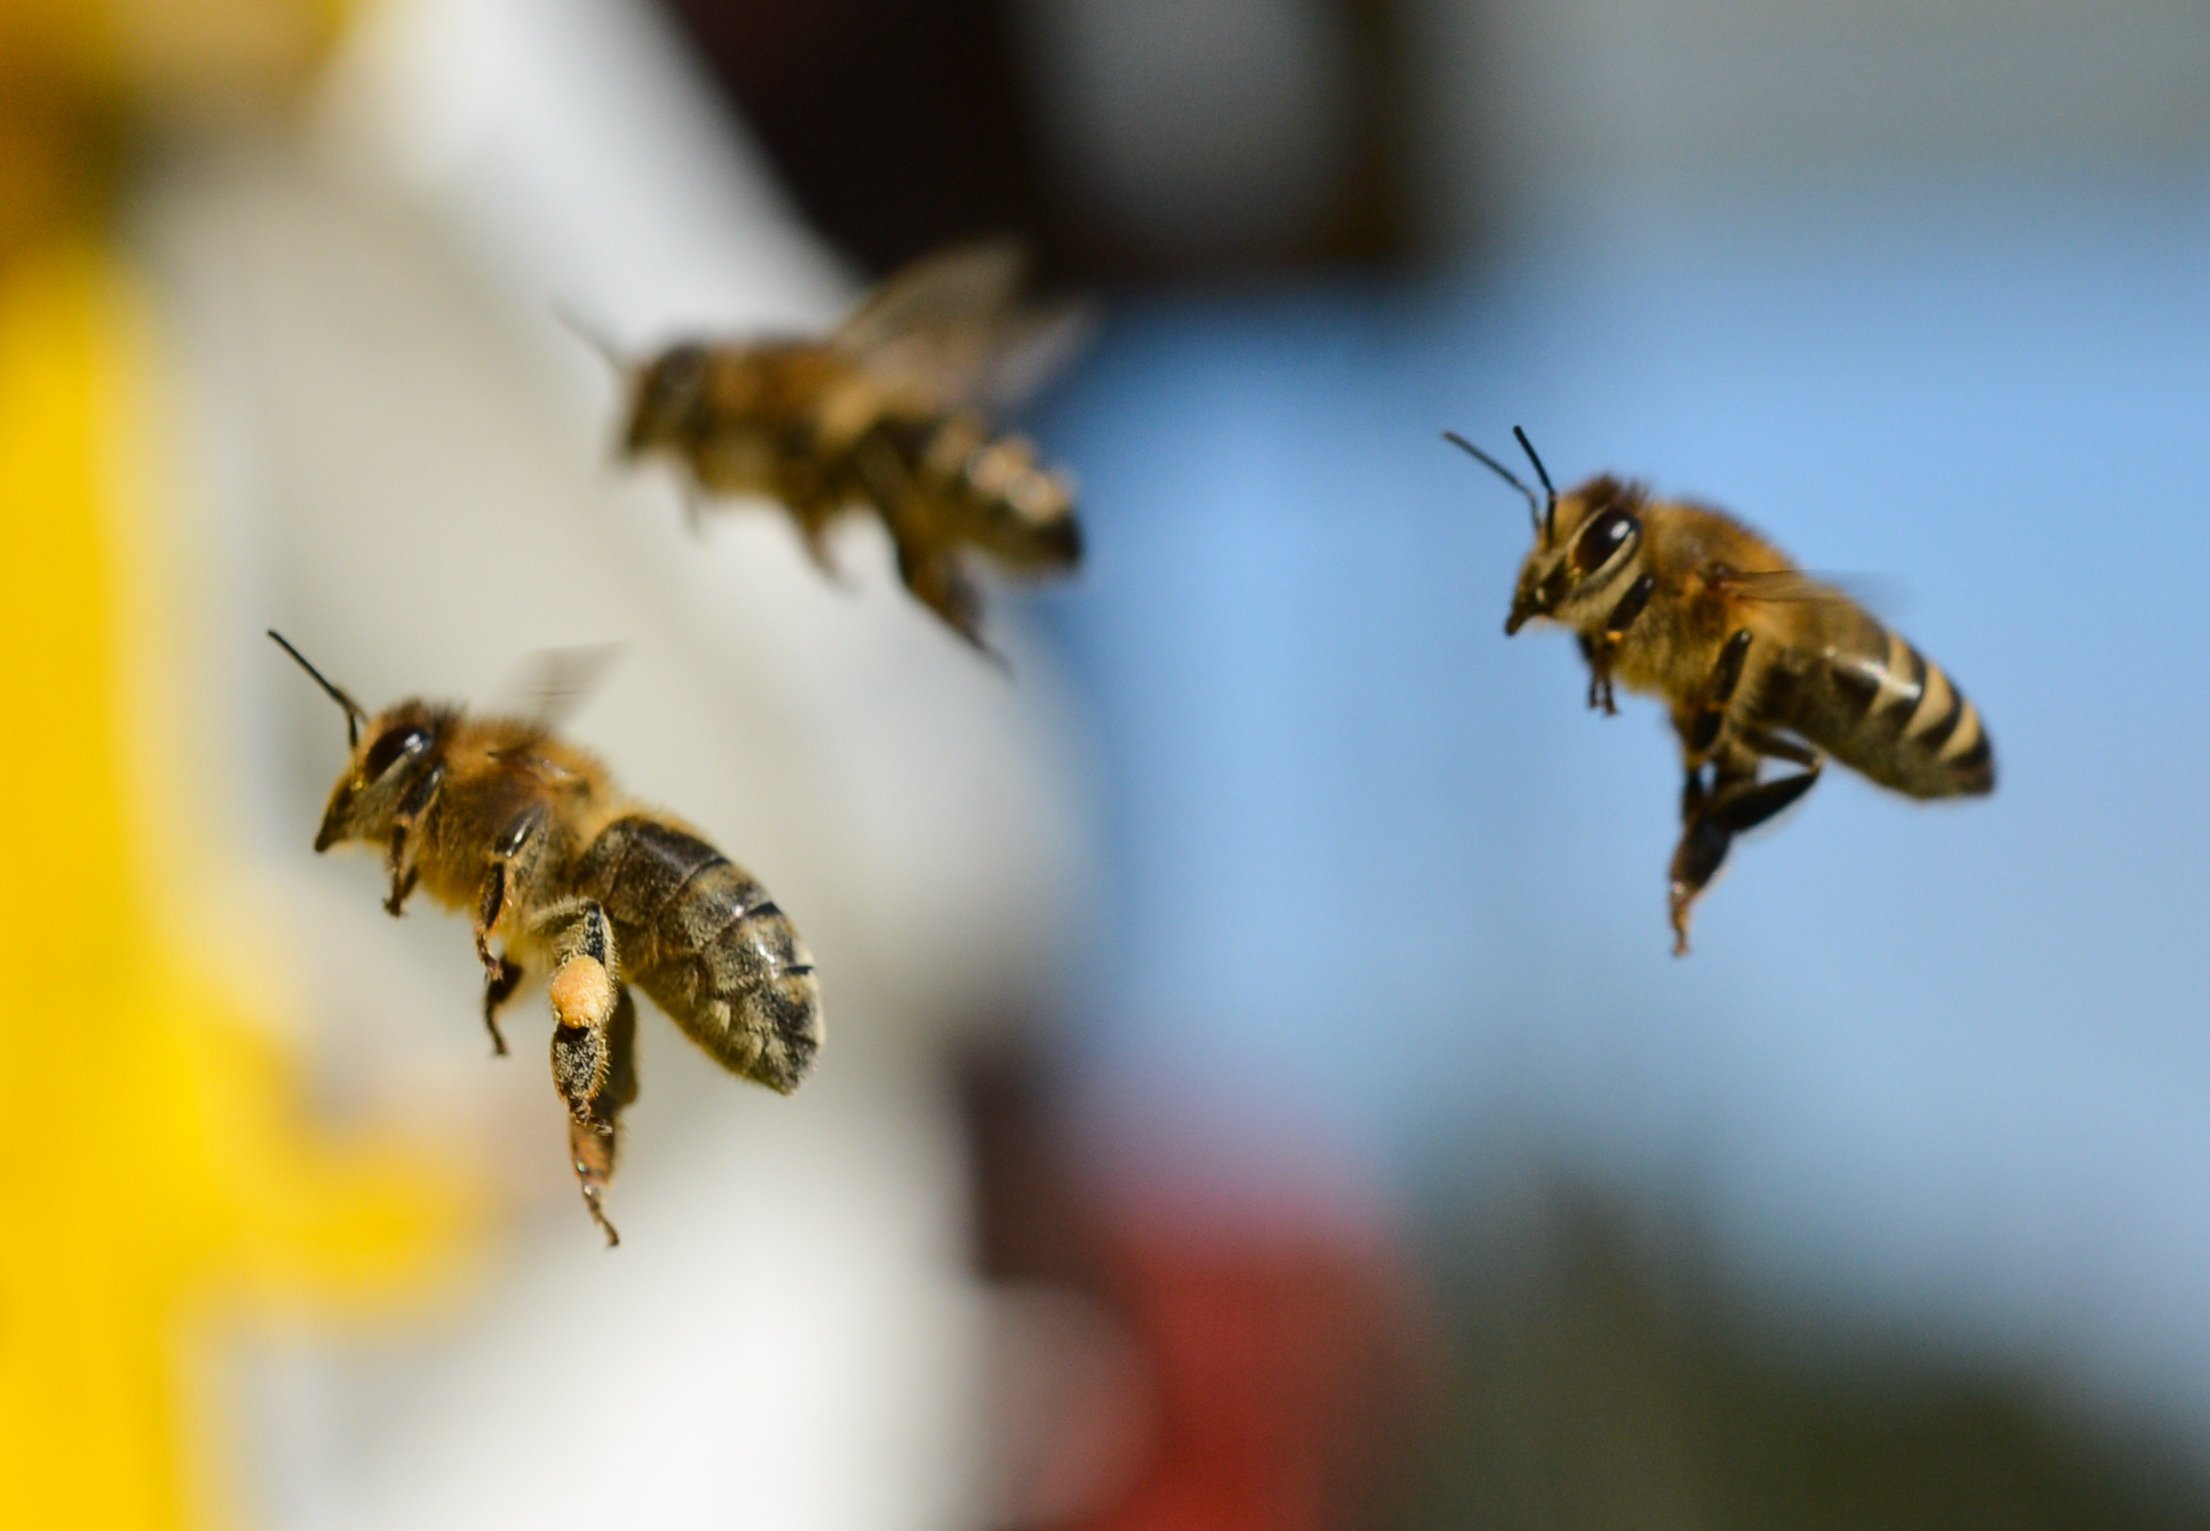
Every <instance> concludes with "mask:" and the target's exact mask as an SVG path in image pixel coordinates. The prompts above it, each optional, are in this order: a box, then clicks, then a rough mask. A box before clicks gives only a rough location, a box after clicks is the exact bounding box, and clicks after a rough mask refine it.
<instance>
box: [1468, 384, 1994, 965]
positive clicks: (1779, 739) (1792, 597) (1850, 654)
mask: <svg viewBox="0 0 2210 1531" xmlns="http://www.w3.org/2000/svg"><path fill="white" fill-rule="evenodd" d="M1512 434H1513V435H1514V436H1515V437H1517V438H1518V440H1519V445H1520V449H1521V450H1522V451H1524V452H1525V453H1526V454H1527V460H1528V461H1529V462H1530V463H1532V464H1533V465H1534V469H1535V477H1536V478H1537V479H1538V480H1539V481H1540V482H1541V484H1542V488H1543V493H1542V494H1541V495H1540V496H1538V495H1537V494H1536V493H1535V492H1534V491H1533V490H1532V489H1529V488H1528V487H1527V486H1526V485H1525V484H1523V483H1521V482H1520V480H1519V479H1517V478H1516V477H1514V476H1513V475H1512V473H1511V472H1510V471H1509V470H1507V469H1506V468H1505V467H1504V466H1503V464H1501V463H1499V462H1497V461H1496V459H1494V458H1492V457H1490V456H1489V455H1488V454H1487V453H1485V452H1483V451H1482V450H1481V449H1480V448H1478V447H1476V446H1474V445H1473V444H1472V443H1471V442H1468V441H1466V440H1465V439H1463V438H1462V437H1460V436H1457V435H1455V434H1449V433H1446V437H1445V439H1447V440H1448V441H1450V442H1451V443H1453V444H1454V445H1456V446H1459V447H1463V448H1464V449H1465V450H1466V451H1468V452H1470V453H1472V454H1473V456H1474V457H1475V458H1476V459H1477V460H1479V461H1480V462H1481V463H1482V464H1483V465H1485V466H1486V467H1487V468H1488V469H1489V470H1490V471H1491V472H1493V473H1495V474H1497V475H1498V476H1499V477H1501V478H1502V479H1503V480H1504V481H1505V482H1506V483H1508V484H1510V485H1511V486H1512V487H1513V488H1514V489H1517V490H1518V491H1519V492H1520V493H1521V494H1523V495H1525V496H1526V497H1527V503H1528V507H1529V509H1530V510H1531V512H1532V513H1533V516H1534V529H1535V547H1534V551H1533V552H1531V553H1529V554H1528V555H1527V560H1526V562H1525V563H1524V564H1523V565H1522V566H1521V568H1520V571H1519V584H1518V587H1517V589H1516V590H1515V591H1514V593H1513V596H1512V609H1511V614H1510V616H1508V617H1507V618H1506V619H1505V622H1504V631H1505V632H1506V634H1511V633H1516V632H1518V631H1519V630H1520V628H1522V627H1524V626H1525V625H1526V624H1527V623H1529V622H1531V621H1549V622H1557V623H1560V624H1562V625H1564V626H1566V627H1570V628H1572V629H1573V630H1574V632H1575V633H1576V634H1577V635H1578V637H1579V639H1580V644H1581V653H1582V655H1583V656H1584V657H1585V658H1586V659H1587V660H1588V666H1589V692H1588V700H1589V706H1591V707H1600V708H1602V709H1603V710H1604V711H1605V712H1606V713H1611V712H1615V711H1616V710H1617V709H1616V708H1615V707H1614V706H1613V701H1612V686H1613V683H1614V682H1615V681H1616V682H1618V683H1619V684H1622V685H1625V686H1626V687H1627V688H1628V689H1629V690H1631V691H1640V692H1643V693H1644V694H1646V695H1650V696H1655V697H1658V698H1660V699H1661V700H1663V701H1664V702H1665V703H1666V704H1667V706H1668V707H1669V708H1670V709H1671V711H1672V721H1673V730H1674V732H1675V733H1676V734H1678V735H1679V737H1680V746H1681V759H1682V763H1683V764H1684V766H1685V767H1686V769H1687V783H1686V785H1685V786H1684V788H1683V789H1682V792H1681V819H1682V832H1681V839H1680V844H1679V846H1678V848H1677V849H1676V850H1675V851H1674V853H1673V863H1672V873H1671V892H1670V910H1671V916H1672V925H1673V936H1674V944H1673V950H1674V952H1675V954H1676V955H1685V954H1686V953H1687V951H1688V920H1689V911H1690V909H1691V908H1692V906H1693V905H1694V904H1695V901H1696V897H1697V895H1698V894H1700V893H1701V892H1702V891H1703V889H1704V887H1705V885H1706V884H1708V883H1709V882H1710V881H1711V879H1712V877H1713V875H1714V874H1716V873H1717V872H1718V870H1719V864H1720V863H1721V862H1723V861H1724V860H1725V859H1726V855H1727V847H1728V845H1729V843H1730V842H1731V841H1732V840H1733V839H1734V837H1735V836H1736V835H1737V834H1739V833H1741V832H1742V831H1744V830H1746V829H1751V828H1753V827H1755V826H1756V825H1759V824H1762V823H1764V822H1765V821H1766V820H1767V819H1770V818H1771V817H1772V816H1773V815H1775V814H1777V813H1779V812H1780V811H1781V810H1782V809H1784V808H1786V807H1787V806H1788V805H1789V804H1791V803H1793V802H1795V801H1796V799H1798V798H1800V797H1802V796H1803V795H1804V793H1806V792H1808V791H1809V790H1810V789H1811V786H1812V784H1813V783H1814V782H1816V781H1817V780H1818V777H1819V769H1820V766H1821V764H1822V762H1823V759H1824V757H1825V756H1828V755H1831V756H1832V757H1833V758H1834V759H1836V760H1839V761H1840V762H1841V763H1842V764H1844V765H1846V766H1848V767H1850V768H1851V769H1852V770H1855V771H1857V772H1859V773H1860V774H1862V775H1864V776H1866V777H1868V778H1870V779H1871V780H1873V781H1875V782H1878V783H1879V784H1880V785H1881V786H1883V787H1887V788H1890V789H1892V790H1894V791H1897V792H1901V793H1904V794H1906V795H1908V796H1911V797H1917V798H1937V797H1979V796H1984V795H1985V794H1987V793H1989V792H1992V791H1993V790H1994V789H1995V756H1994V753H1993V750H1992V749H1991V747H1990V745H1989V742H1988V736H1987V730H1986V729H1985V728H1984V727H1983V726H1982V725H1981V722H1980V714H1979V711H1978V709H1976V708H1975V707H1974V706H1973V705H1972V703H1970V702H1969V701H1967V700H1965V698H1964V694H1963V693H1962V692H1960V691H1959V690H1958V689H1957V688H1956V686H1955V685H1953V684H1952V683H1951V682H1950V679H1949V677H1948V676H1947V675H1946V674H1944V673H1943V672H1942V669H1941V667H1940V666H1938V665H1936V664H1934V663H1933V662H1932V661H1931V660H1929V659H1927V658H1926V656H1924V655H1923V654H1921V653H1919V651H1918V650H1917V649H1915V648H1913V647H1912V646H1911V645H1910V644H1909V643H1907V642H1905V641H1904V639H1903V638H1902V637H1901V636H1900V635H1899V634H1897V633H1895V632H1892V631H1890V630H1889V629H1888V628H1886V627H1884V626H1882V625H1881V624H1880V623H1879V622H1878V621H1876V620H1874V618H1873V617H1872V616H1871V615H1870V614H1869V613H1867V612H1866V611H1865V610H1864V608H1863V607H1861V606H1859V605H1858V604H1857V603H1856V602H1855V601H1853V600H1852V599H1850V597H1848V596H1847V595H1845V594H1843V593H1842V592H1841V591H1839V590H1837V589H1835V588H1834V587H1833V586H1831V585H1827V584H1823V583H1821V582H1819V581H1818V580H1816V579H1813V578H1811V577H1810V576H1809V575H1806V574H1804V573H1802V572H1801V571H1800V570H1798V569H1797V568H1796V567H1795V566H1794V565H1793V564H1791V563H1790V562H1789V560H1788V557H1787V555H1785V554H1784V553H1782V552H1781V551H1780V550H1779V549H1778V548H1776V547H1774V546H1773V545H1772V544H1771V543H1770V542H1767V541H1766V540H1765V539H1764V538H1763V537H1761V536H1759V535H1758V534H1757V533H1756V532H1753V531H1751V530H1750V529H1749V528H1748V527H1747V526H1744V525H1743V524H1742V523H1741V522H1739V521H1737V520H1735V519H1734V518H1733V517H1732V516H1729V515H1726V514H1724V513H1723V512H1720V511H1717V510H1712V509H1709V508H1707V507H1704V506H1700V505H1691V504H1687V503H1684V502H1681V501H1678V500H1656V499H1652V498H1651V497H1650V494H1649V491H1648V489H1647V488H1646V487H1645V486H1644V485H1641V484H1637V483H1623V482H1621V481H1620V480H1619V479H1616V478H1613V477H1611V476H1609V475H1601V476H1599V477H1596V478H1592V479H1590V480H1589V481H1588V482H1587V483H1585V484H1583V485H1581V486H1580V487H1579V488H1578V489H1575V490H1574V491H1573V492H1572V493H1570V494H1566V495H1560V494H1559V493H1558V492H1557V490H1556V489H1555V488H1553V487H1552V486H1551V483H1550V475H1549V474H1548V473H1547V472H1545V471H1544V469H1543V465H1542V459H1541V458H1539V457H1537V456H1536V455H1535V449H1534V447H1533V446H1532V445H1531V444H1529V442H1528V440H1527V436H1526V433H1525V432H1524V431H1521V430H1519V429H1518V428H1517V427H1516V426H1515V427H1514V428H1513V432H1512ZM1768 757H1769V758H1772V759H1775V760H1782V761H1786V762H1788V763H1790V764H1792V765H1795V766H1798V767H1800V768H1801V769H1800V770H1799V771H1798V772H1797V773H1796V774H1793V775H1789V776H1783V777H1780V778H1778V779H1777V780H1773V781H1763V782H1761V781H1759V780H1758V768H1759V765H1760V763H1761V762H1762V761H1763V760H1764V759H1766V758H1768Z"/></svg>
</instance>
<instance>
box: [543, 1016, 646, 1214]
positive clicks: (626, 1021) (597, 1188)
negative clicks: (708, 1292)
mask: <svg viewBox="0 0 2210 1531" xmlns="http://www.w3.org/2000/svg"><path fill="white" fill-rule="evenodd" d="M557 1066H558V1065H557V1063H556V1064H555V1067H557ZM636 1098H637V1002H636V1001H635V1000H633V999H631V998H630V997H629V989H628V987H627V986H626V985H622V986H618V987H617V988H616V990H615V1000H614V1014H613V1018H612V1019H611V1020H609V1021H608V1022H607V1025H606V1082H605V1083H604V1084H603V1085H601V1086H600V1087H599V1093H598V1096H597V1098H596V1099H595V1100H593V1101H592V1103H591V1120H590V1121H588V1122H581V1121H578V1120H576V1118H575V1117H574V1116H573V1115H571V1116H570V1117H569V1118H568V1164H569V1166H570V1167H571V1168H572V1169H574V1171H575V1175H576V1184H577V1186H578V1187H579V1188H580V1189H581V1190H582V1192H583V1206H584V1210H585V1211H587V1212H589V1213H590V1214H591V1221H592V1222H594V1223H596V1224H598V1227H599V1231H600V1232H601V1233H603V1234H605V1235H606V1247H607V1248H609V1249H612V1248H613V1247H614V1246H615V1245H617V1244H619V1243H621V1241H622V1236H621V1235H620V1234H619V1233H616V1232H615V1231H614V1225H613V1224H612V1223H611V1222H608V1221H607V1218H606V1210H605V1207H604V1206H603V1205H602V1203H603V1202H604V1201H605V1198H606V1188H607V1187H608V1186H609V1185H611V1184H612V1183H613V1180H614V1160H615V1157H616V1152H617V1150H618V1149H619V1147H620V1145H621V1113H622V1108H623V1107H625V1106H627V1105H628V1104H629V1103H630V1102H631V1101H633V1100H635V1099H636Z"/></svg>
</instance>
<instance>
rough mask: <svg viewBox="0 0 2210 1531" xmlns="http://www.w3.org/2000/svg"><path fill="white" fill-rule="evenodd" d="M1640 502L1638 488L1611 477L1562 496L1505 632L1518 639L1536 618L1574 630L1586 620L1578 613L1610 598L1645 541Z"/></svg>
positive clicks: (1525, 571)
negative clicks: (1588, 603) (1589, 602)
mask: <svg viewBox="0 0 2210 1531" xmlns="http://www.w3.org/2000/svg"><path fill="white" fill-rule="evenodd" d="M1642 500H1643V492H1642V489H1641V487H1640V486H1639V485H1636V484H1623V483H1621V482H1620V481H1619V480H1618V479H1616V478H1613V477H1611V476H1610V475H1609V474H1604V475H1601V476H1599V477H1596V478H1592V479H1590V480H1589V481H1588V482H1587V483H1585V484H1583V485H1581V486H1580V487H1579V488H1578V489H1575V490H1573V491H1571V492H1570V493H1567V494H1563V495H1560V496H1559V497H1558V498H1557V500H1556V501H1555V502H1554V503H1553V506H1552V509H1551V514H1550V516H1549V517H1548V518H1547V520H1546V527H1547V529H1548V534H1547V535H1544V536H1540V537H1538V538H1537V540H1536V543H1535V546H1534V548H1533V549H1532V550H1531V551H1530V552H1529V553H1528V555H1527V558H1526V561H1525V562H1524V563H1522V564H1521V565H1520V566H1519V583H1518V584H1517V585H1516V586H1515V587H1514V588H1513V591H1512V610H1511V614H1510V615H1509V616H1507V617H1506V618H1505V619H1504V631H1505V632H1506V633H1507V634H1511V633H1516V632H1518V631H1519V630H1520V629H1521V628H1522V627H1524V626H1526V625H1527V623H1528V622H1530V621H1532V620H1534V619H1535V618H1536V617H1546V618H1550V619H1553V620H1556V621H1561V622H1566V623H1568V624H1570V623H1572V622H1574V621H1575V620H1577V619H1578V618H1579V617H1580V616H1581V615H1583V613H1581V612H1580V611H1577V610H1575V609H1574V608H1575V607H1577V606H1578V605H1580V604H1581V603H1582V602H1583V601H1585V600H1598V599H1600V598H1601V597H1602V596H1603V595H1604V594H1605V593H1607V592H1609V591H1610V589H1611V587H1612V585H1613V584H1614V583H1615V582H1616V580H1617V577H1618V574H1619V571H1620V570H1622V569H1624V568H1625V567H1626V565H1627V562H1628V561H1629V559H1630V558H1631V557H1632V556H1633V554H1634V550H1635V548H1636V547H1637V546H1638V545H1639V544H1640V543H1641V541H1642V517H1641V515H1640V514H1639V511H1640V509H1641V506H1642Z"/></svg>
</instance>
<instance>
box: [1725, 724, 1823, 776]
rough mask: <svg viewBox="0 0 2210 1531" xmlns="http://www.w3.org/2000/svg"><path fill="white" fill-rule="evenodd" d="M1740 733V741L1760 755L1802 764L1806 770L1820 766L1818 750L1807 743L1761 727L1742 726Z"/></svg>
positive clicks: (1812, 769)
mask: <svg viewBox="0 0 2210 1531" xmlns="http://www.w3.org/2000/svg"><path fill="white" fill-rule="evenodd" d="M1740 734H1741V739H1742V742H1743V743H1744V744H1746V745H1748V746H1749V747H1750V748H1751V749H1753V750H1755V751H1757V753H1758V754H1760V755H1770V756H1771V757H1772V758H1773V759H1775V760H1785V761H1787V762H1788V763H1789V764H1790V765H1799V766H1802V767H1803V768H1804V769H1805V770H1807V771H1816V770H1817V769H1818V768H1819V766H1820V763H1821V761H1820V756H1819V752H1818V751H1817V750H1815V749H1812V748H1811V747H1810V746H1809V745H1807V744H1798V743H1796V742H1795V741H1794V740H1793V739H1783V738H1781V737H1780V736H1779V735H1778V734H1772V733H1767V732H1766V731H1765V730H1764V729H1762V728H1744V729H1742V730H1740Z"/></svg>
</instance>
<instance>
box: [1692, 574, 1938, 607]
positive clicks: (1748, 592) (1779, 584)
mask: <svg viewBox="0 0 2210 1531" xmlns="http://www.w3.org/2000/svg"><path fill="white" fill-rule="evenodd" d="M1716 583H1718V584H1719V585H1721V586H1722V587H1723V588H1725V589H1726V590H1727V591H1729V592H1730V593H1732V594H1734V595H1736V596H1739V597H1740V598H1741V599H1743V600H1747V601H1771V602H1776V603H1788V602H1799V603H1808V604H1813V605H1819V604H1823V605H1830V606H1855V607H1860V608H1862V609H1864V610H1866V611H1868V612H1869V611H1874V610H1885V609H1889V608H1892V607H1893V606H1894V605H1895V604H1896V601H1895V593H1896V592H1895V590H1894V588H1893V586H1892V585H1891V583H1890V582H1889V581H1886V580H1882V579H1879V578H1877V577H1872V578H1868V577H1866V576H1864V575H1856V574H1848V575H1832V574H1809V573H1806V572H1805V571H1803V570H1801V569H1760V570H1752V571H1748V572H1743V571H1735V572H1732V573H1729V574H1727V575H1726V576H1724V577H1723V578H1722V579H1720V580H1718V581H1717V582H1716Z"/></svg>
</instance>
